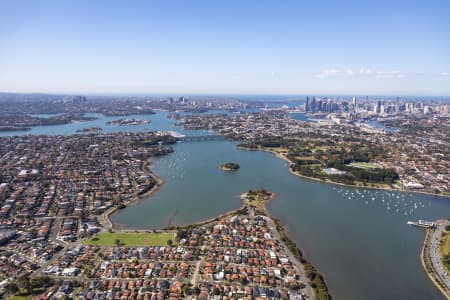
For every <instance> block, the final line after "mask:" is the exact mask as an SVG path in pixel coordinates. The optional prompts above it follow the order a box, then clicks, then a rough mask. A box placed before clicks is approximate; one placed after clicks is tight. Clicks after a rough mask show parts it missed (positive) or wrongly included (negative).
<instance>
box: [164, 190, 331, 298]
mask: <svg viewBox="0 0 450 300" xmlns="http://www.w3.org/2000/svg"><path fill="white" fill-rule="evenodd" d="M244 194H247V192H243V193H242V194H241V201H242V204H241V205H240V206H239V207H238V208H237V209H233V210H230V211H227V212H225V213H223V214H220V215H218V216H216V217H211V218H209V219H207V220H204V221H199V222H195V223H190V224H186V225H180V226H171V227H167V228H163V230H165V231H170V230H179V229H187V228H191V227H199V226H204V225H207V224H211V223H215V222H218V221H220V220H221V219H223V218H226V217H229V216H232V215H236V214H239V213H240V211H241V210H243V209H247V208H249V207H252V208H253V210H255V213H256V212H257V211H258V209H259V208H261V209H262V211H260V213H259V215H262V216H263V217H264V218H267V219H269V220H270V222H271V223H273V225H274V226H273V227H274V228H273V230H275V231H276V233H277V235H278V240H279V242H280V243H281V244H282V245H283V246H284V248H285V251H286V252H287V253H288V254H289V256H291V257H292V258H293V259H294V260H295V261H296V262H297V263H298V265H300V266H302V267H301V269H300V270H299V271H300V272H301V273H302V274H303V276H304V277H305V278H306V279H307V280H308V281H309V288H310V289H312V291H313V294H314V298H313V299H318V295H317V288H313V287H312V285H313V282H312V281H311V280H310V278H309V277H308V276H307V275H306V270H305V269H306V268H308V269H309V271H310V272H313V273H315V274H316V277H315V278H318V280H319V282H320V284H321V289H322V292H323V289H325V292H326V296H327V298H326V299H333V296H332V295H331V293H330V292H329V291H328V286H327V284H326V281H325V279H324V275H323V274H322V273H321V272H319V271H318V270H317V269H316V267H315V266H314V265H313V264H311V263H310V262H309V261H308V260H307V259H305V257H304V256H303V251H302V249H301V248H300V247H299V246H297V244H296V243H295V241H294V240H293V239H292V238H291V237H290V236H289V231H288V230H287V229H286V227H285V226H284V225H283V223H282V221H281V220H280V219H278V218H276V217H274V216H273V215H272V214H271V213H270V212H269V209H268V208H267V203H269V202H271V201H272V200H274V199H275V198H276V197H277V195H276V193H274V192H270V194H271V195H270V197H269V199H267V200H265V201H262V204H261V207H258V206H253V205H251V204H249V203H248V202H247V201H248V200H247V199H245V197H242V196H243V195H244ZM288 245H290V246H288ZM314 285H315V286H316V287H317V284H316V283H314Z"/></svg>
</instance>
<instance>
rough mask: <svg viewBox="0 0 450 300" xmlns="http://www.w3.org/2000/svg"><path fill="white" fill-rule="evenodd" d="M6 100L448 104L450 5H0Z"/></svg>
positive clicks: (41, 1) (87, 1)
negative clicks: (283, 98) (444, 99)
mask: <svg viewBox="0 0 450 300" xmlns="http://www.w3.org/2000/svg"><path fill="white" fill-rule="evenodd" d="M368 2H370V3H368ZM0 92H26V93H28V92H40V93H83V94H102V93H103V94H114V93H120V94H127V93H128V94H145V93H148V94H154V93H169V94H170V93H176V94H180V93H186V94H322V95H325V94H335V95H338V94H345V95H349V94H357V95H417V96H418V95H424V96H426V95H429V96H437V95H438V96H449V95H450V1H449V0H433V1H423V0H420V1H416V0H408V1H396V0H378V1H345V0H340V1H325V0H322V1H300V0H297V1H288V0H286V1H284V0H283V1H275V0H274V1H265V0H255V1H251V0H238V1H233V0H224V1H220V0H217V1H216V0H207V1H196V0H189V1H185V0H184V1H171V0H162V1H150V0H149V1H125V0H121V1H118V0H107V1H106V0H71V1H67V0H54V1H46V0H10V1H9V0H0Z"/></svg>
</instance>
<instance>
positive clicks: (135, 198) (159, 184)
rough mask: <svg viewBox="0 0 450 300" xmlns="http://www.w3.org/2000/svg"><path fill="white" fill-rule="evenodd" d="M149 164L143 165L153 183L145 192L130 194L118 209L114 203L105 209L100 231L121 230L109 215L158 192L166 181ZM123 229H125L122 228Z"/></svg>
mask: <svg viewBox="0 0 450 300" xmlns="http://www.w3.org/2000/svg"><path fill="white" fill-rule="evenodd" d="M150 165H151V163H150V162H149V163H147V164H146V165H145V166H144V168H145V169H147V171H148V172H149V174H150V176H151V177H152V178H153V180H155V185H154V186H153V187H152V188H151V189H149V190H148V191H146V192H145V193H143V194H141V195H133V196H131V198H130V199H129V200H126V201H125V202H123V204H124V205H125V207H124V208H121V209H119V206H117V205H116V206H114V207H112V208H110V209H109V210H107V211H105V212H104V213H103V214H102V215H101V216H102V218H103V220H104V221H105V223H106V225H107V226H104V228H103V230H102V231H105V230H106V231H107V230H109V229H120V230H122V228H120V226H121V224H118V223H115V222H113V221H111V219H110V217H111V215H113V214H114V213H116V212H117V211H118V210H122V209H126V208H127V207H128V206H130V205H133V204H137V203H138V202H140V201H142V200H144V199H146V198H150V197H152V196H153V194H155V193H156V192H158V190H159V189H160V188H161V187H162V186H163V184H165V183H166V181H165V180H164V179H162V178H161V177H159V176H158V175H156V174H155V173H153V172H152V171H151V168H150ZM100 223H101V222H100ZM104 225H105V224H104ZM123 230H127V229H126V228H124V229H123ZM128 230H134V229H132V228H129V229H128Z"/></svg>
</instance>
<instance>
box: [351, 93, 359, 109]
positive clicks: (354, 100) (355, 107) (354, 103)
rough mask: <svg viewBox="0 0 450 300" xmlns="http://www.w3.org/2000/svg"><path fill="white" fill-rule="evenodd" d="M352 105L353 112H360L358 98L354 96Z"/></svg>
mask: <svg viewBox="0 0 450 300" xmlns="http://www.w3.org/2000/svg"><path fill="white" fill-rule="evenodd" d="M352 104H353V110H354V111H355V112H356V111H358V103H357V100H356V97H355V96H353V99H352Z"/></svg>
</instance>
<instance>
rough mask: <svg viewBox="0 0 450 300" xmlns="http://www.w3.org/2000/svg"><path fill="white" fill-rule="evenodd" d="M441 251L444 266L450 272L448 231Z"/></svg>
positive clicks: (442, 242) (449, 238)
mask: <svg viewBox="0 0 450 300" xmlns="http://www.w3.org/2000/svg"><path fill="white" fill-rule="evenodd" d="M439 250H440V253H441V255H442V257H443V259H442V262H443V265H444V266H445V267H446V269H447V271H448V272H450V231H446V233H445V236H444V237H442V241H441V246H440V249H439ZM446 257H447V258H446Z"/></svg>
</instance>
